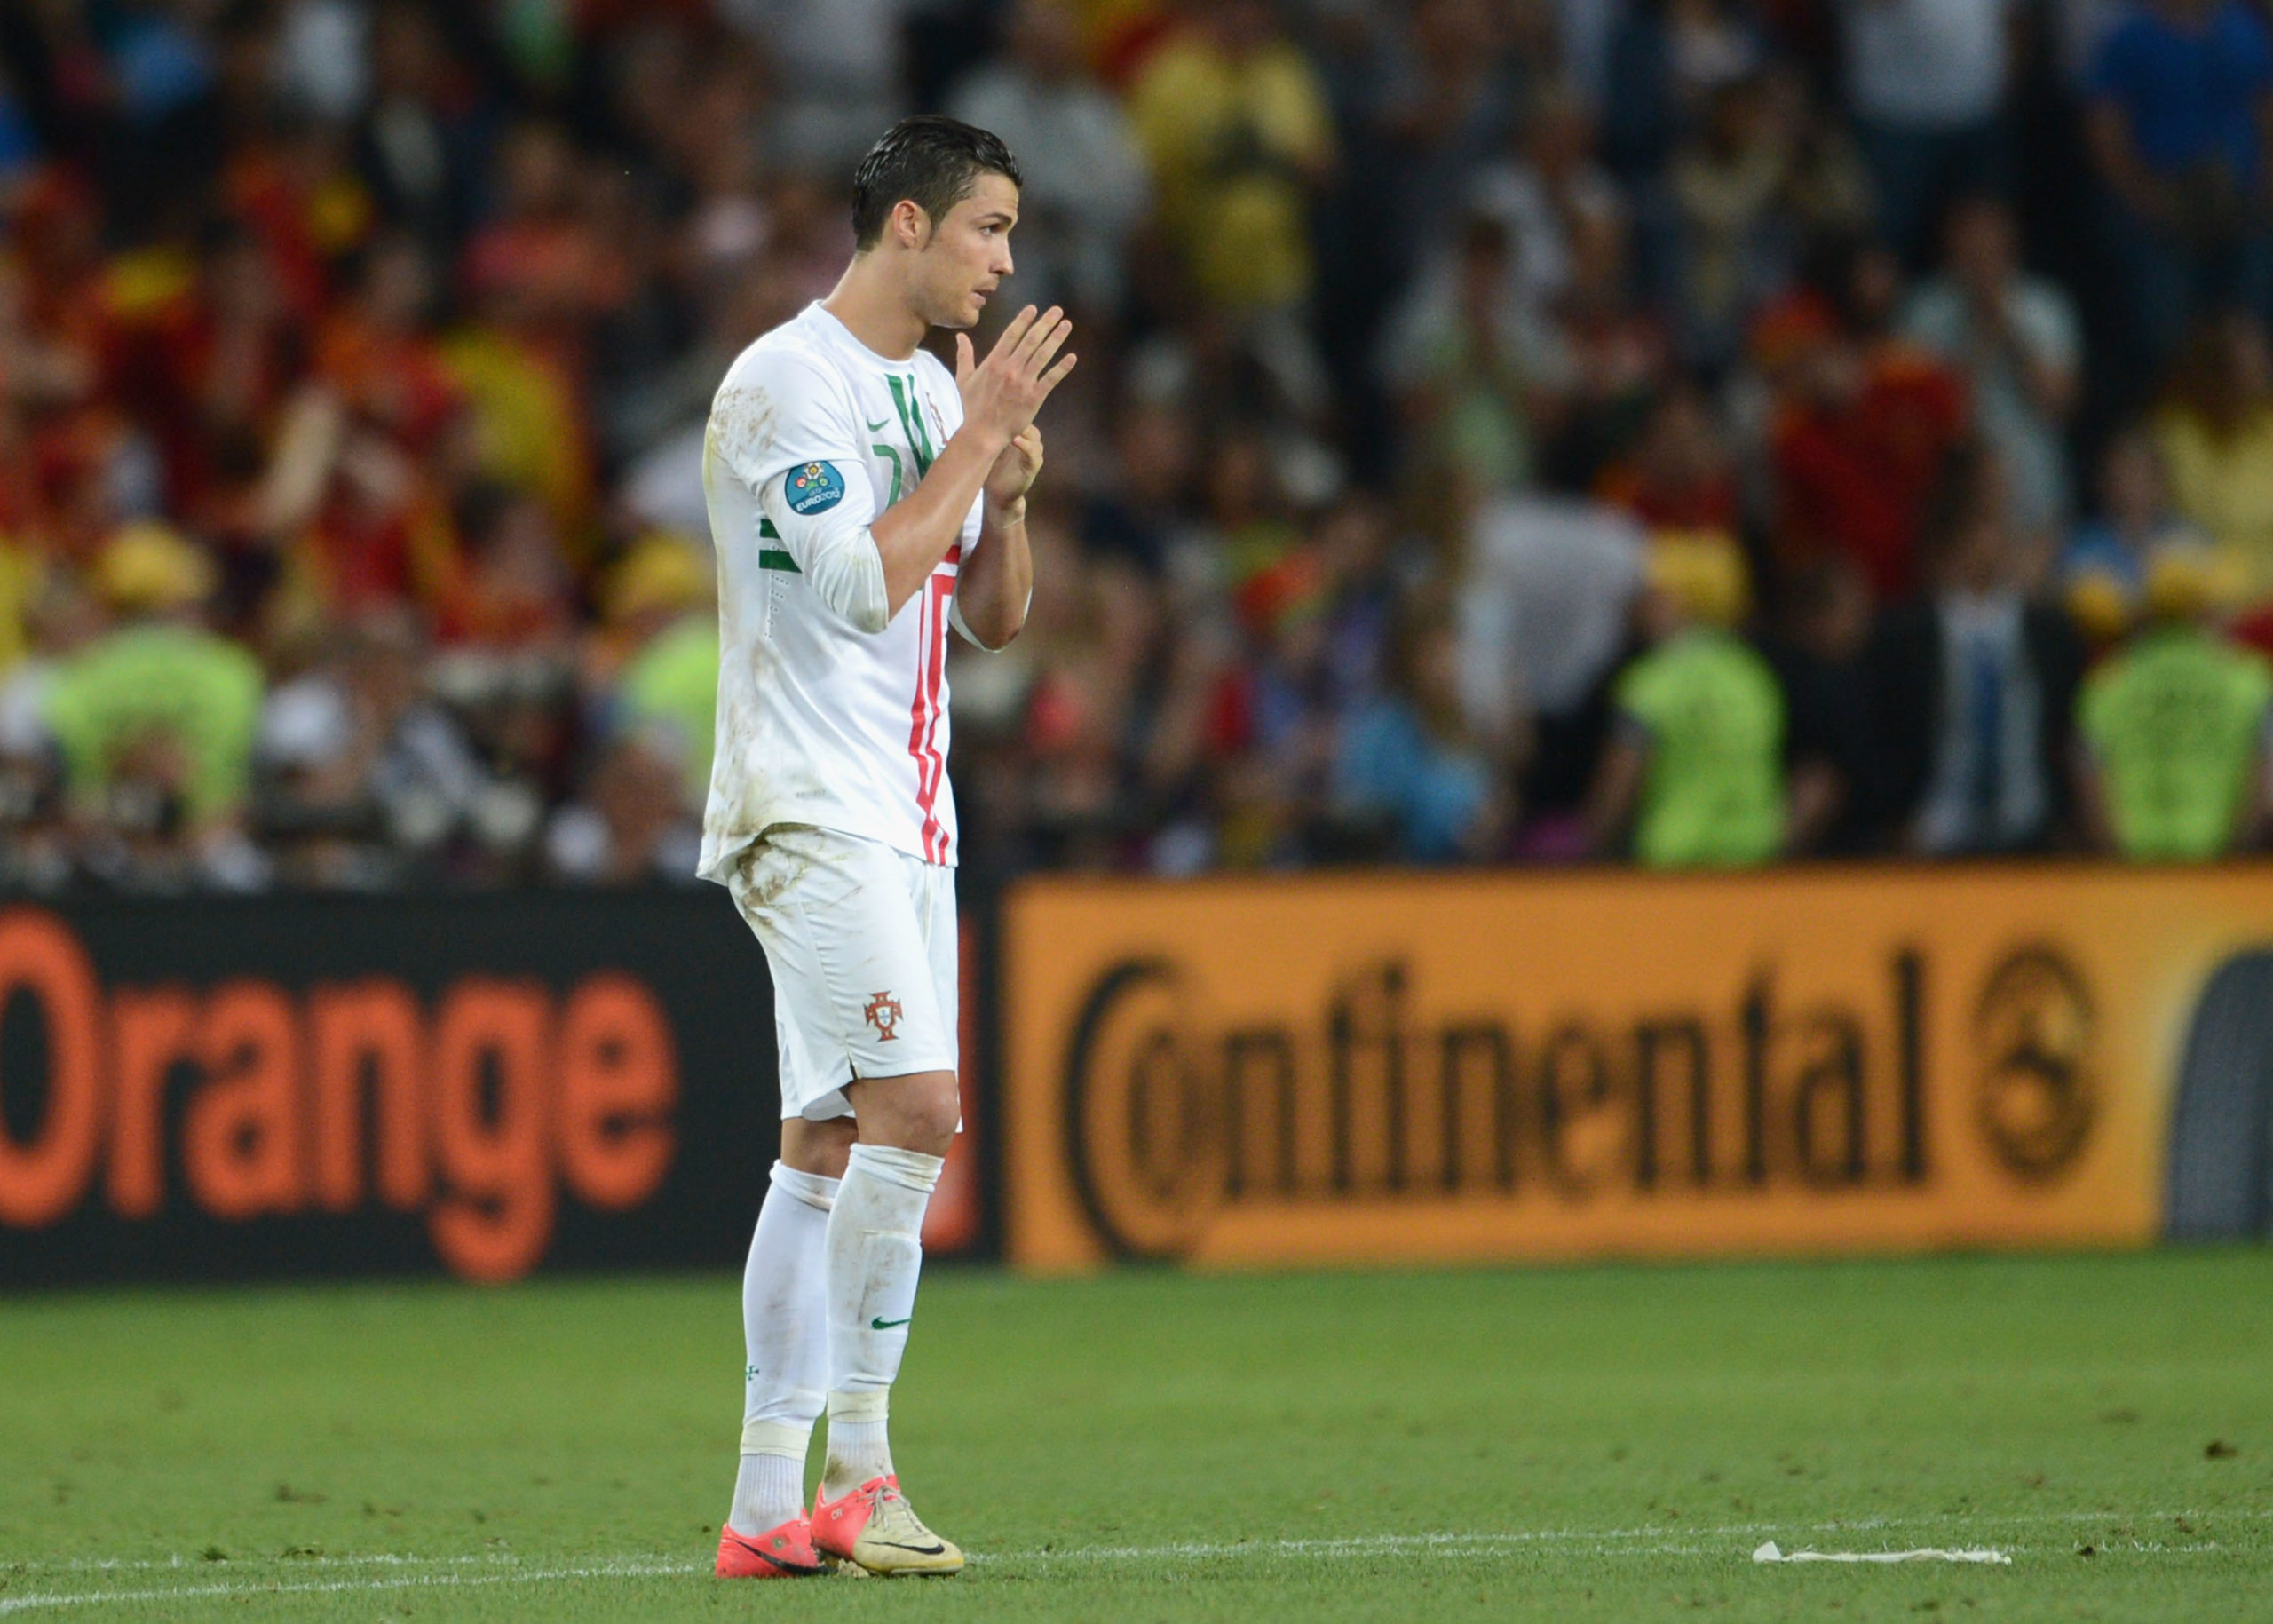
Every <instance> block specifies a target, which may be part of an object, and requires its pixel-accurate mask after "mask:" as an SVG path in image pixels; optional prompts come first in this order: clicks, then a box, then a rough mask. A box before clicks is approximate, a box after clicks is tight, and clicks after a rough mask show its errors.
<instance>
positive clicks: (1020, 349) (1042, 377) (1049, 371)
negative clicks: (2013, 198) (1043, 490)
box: [955, 305, 1074, 485]
mask: <svg viewBox="0 0 2273 1624" xmlns="http://www.w3.org/2000/svg"><path fill="white" fill-rule="evenodd" d="M1072 336H1073V322H1071V321H1067V320H1066V318H1065V312H1064V311H1062V310H1060V309H1059V308H1058V307H1057V305H1051V306H1050V307H1049V309H1048V310H1046V311H1044V312H1042V313H1041V314H1040V315H1036V314H1035V313H1034V306H1033V305H1027V306H1026V308H1025V309H1024V310H1022V311H1020V312H1018V314H1017V315H1015V316H1013V317H1011V318H1010V326H1008V327H1006V328H1004V329H1002V337H1000V338H998V339H996V340H995V341H994V348H993V349H992V350H989V351H988V352H987V353H986V360H983V361H978V362H977V363H976V364H974V363H973V360H972V356H973V353H974V352H973V351H972V349H971V347H970V335H969V334H968V333H957V334H956V335H955V387H956V389H958V390H959V391H961V392H962V420H963V424H964V426H965V427H967V428H973V429H976V430H977V431H978V432H979V433H980V434H982V435H985V436H986V438H988V439H989V440H1000V441H1002V444H1003V445H1004V446H1006V447H1007V446H1008V445H1009V444H1010V442H1011V441H1012V440H1016V439H1017V438H1018V436H1019V434H1020V433H1022V432H1024V431H1025V430H1026V427H1027V426H1028V425H1029V424H1032V423H1033V422H1034V414H1035V413H1036V412H1038V411H1040V410H1041V403H1042V402H1043V401H1044V400H1048V399H1049V392H1050V391H1051V390H1053V389H1055V388H1057V385H1058V384H1060V383H1061V382H1063V381H1064V379H1065V375H1066V374H1067V373H1069V372H1071V371H1072V370H1073V360H1074V358H1073V356H1072V355H1070V354H1068V355H1065V356H1062V357H1061V356H1059V355H1058V353H1057V352H1058V351H1059V350H1060V349H1062V348H1063V347H1064V346H1065V340H1066V339H1067V338H1069V337H1072ZM1053 362H1055V364H1054V365H1053V364H1052V363H1053ZM988 483H989V484H990V485H991V484H992V483H993V479H992V477H991V476H990V477H989V479H988Z"/></svg>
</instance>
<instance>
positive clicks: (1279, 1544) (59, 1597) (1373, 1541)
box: [0, 1509, 2273, 1615]
mask: <svg viewBox="0 0 2273 1624" xmlns="http://www.w3.org/2000/svg"><path fill="white" fill-rule="evenodd" d="M2269 1516H2273V1510H2264V1511H2259V1510H2250V1509H2239V1510H2234V1511H2226V1512H2203V1511H2182V1512H2171V1511H2157V1512H2134V1513H2130V1514H2128V1515H2126V1514H2124V1513H2121V1512H2099V1511H2063V1512H2043V1513H2037V1514H2034V1515H2030V1516H2024V1517H1958V1516H1954V1515H1952V1514H1950V1513H1939V1514H1928V1515H1927V1516H1923V1517H1865V1518H1858V1519H1854V1520H1850V1521H1845V1522H1831V1523H1818V1524H1815V1525H1807V1526H1802V1527H1799V1528H1796V1529H1795V1528H1794V1525H1790V1524H1764V1523H1746V1524H1736V1525H1723V1526H1718V1527H1707V1528H1680V1527H1669V1528H1609V1529H1578V1528H1541V1529H1528V1530H1525V1529H1511V1530H1506V1531H1501V1532H1497V1533H1490V1532H1479V1533H1414V1534H1360V1535H1352V1536H1350V1537H1347V1538H1342V1539H1287V1540H1243V1541H1236V1542H1214V1543H1208V1542H1197V1541H1186V1542H1175V1543H1168V1544H1160V1545H1118V1546H1115V1545H1092V1546H1078V1547H1075V1548H1074V1549H1070V1550H1023V1551H996V1552H989V1553H984V1554H974V1555H973V1557H972V1562H973V1564H974V1565H990V1566H991V1565H994V1564H996V1563H1013V1562H1022V1563H1023V1562H1032V1563H1055V1562H1127V1561H1160V1560H1163V1559H1169V1560H1173V1559H1176V1558H1178V1557H1184V1558H1190V1557H1265V1556H1290V1557H1300V1556H1311V1557H1363V1556H1390V1555H1396V1554H1398V1553H1400V1552H1410V1551H1427V1550H1442V1551H1458V1550H1463V1549H1465V1550H1470V1551H1489V1550H1494V1549H1501V1550H1504V1549H1511V1548H1514V1547H1517V1546H1524V1545H1579V1546H1584V1547H1590V1548H1591V1551H1590V1554H1593V1555H1596V1556H1604V1557H1621V1556H1622V1557H1716V1556H1724V1555H1726V1556H1733V1555H1735V1554H1737V1553H1733V1552H1730V1551H1727V1550H1726V1549H1724V1548H1723V1547H1720V1546H1715V1545H1705V1544H1699V1543H1697V1542H1696V1541H1700V1540H1713V1539H1722V1538H1728V1537H1732V1536H1735V1535H1739V1534H1751V1533H1760V1532H1762V1531H1763V1530H1769V1529H1776V1528H1781V1529H1783V1530H1784V1531H1786V1533H1792V1532H1800V1533H1864V1532H1868V1531H1870V1530H1873V1529H1877V1528H1900V1527H1915V1526H1921V1525H1948V1524H1951V1523H1957V1522H1966V1523H1976V1522H1977V1523H1982V1524H1985V1525H1992V1526H2003V1527H2011V1526H2016V1525H2055V1524H2074V1523H2089V1522H2124V1523H2130V1524H2137V1523H2145V1522H2169V1521H2174V1520H2176V1519H2178V1518H2181V1517H2185V1518H2195V1519H2200V1520H2203V1521H2208V1520H2211V1519H2213V1518H2215V1517H2250V1518H2256V1517H2269ZM1669 1535H1677V1536H1679V1537H1680V1539H1681V1541H1682V1542H1681V1543H1677V1544H1676V1543H1672V1542H1669V1541H1668V1539H1667V1536H1669ZM2101 1549H2103V1550H2105V1551H2107V1552H2109V1553H2111V1554H2112V1553H2114V1552H2116V1551H2119V1550H2124V1551H2135V1552H2138V1553H2141V1554H2145V1555H2155V1556H2166V1555H2172V1556H2174V1555H2182V1554H2196V1553H2204V1552H2213V1551H2218V1550H2220V1549H2222V1547H2220V1546H2219V1545H2217V1544H2216V1543H2215V1542H2205V1543H2194V1544H2187V1545H2175V1546H2165V1545H2161V1544H2158V1543H2156V1542H2154V1541H2139V1540H2136V1539H2133V1540H2128V1541H2123V1542H2121V1543H2118V1542H2115V1541H2110V1542H2109V1543H2107V1544H2106V1545H2104V1546H2103V1547H2102V1548H2101ZM1893 1555H1894V1554H1892V1553H1881V1554H1876V1555H1865V1554H1861V1553H1852V1554H1849V1555H1845V1556H1840V1555H1831V1556H1826V1555H1823V1554H1820V1553H1805V1552H1803V1553H1797V1554H1796V1557H1786V1558H1785V1560H1787V1561H1789V1560H1794V1559H1799V1560H1812V1561H1824V1560H1833V1561H1837V1560H1854V1561H1870V1562H1876V1561H1885V1560H1890V1559H1892V1558H1893ZM1960 1559H1961V1560H1969V1561H1980V1560H1985V1559H1986V1558H1985V1557H1982V1556H1977V1555H1976V1556H1970V1557H1960ZM239 1560H269V1561H280V1562H286V1563H289V1564H291V1565H294V1566H295V1567H297V1566H298V1565H300V1564H301V1563H308V1564H316V1563H329V1564H331V1565H339V1566H351V1565H373V1566H400V1567H407V1568H415V1567H422V1566H424V1567H434V1568H450V1567H455V1568H459V1569H463V1568H465V1567H468V1566H471V1565H499V1566H503V1565H507V1564H511V1563H512V1562H514V1561H515V1560H516V1558H514V1557H511V1556H502V1555H491V1556H456V1557H406V1556H392V1555H376V1556H360V1557H301V1558H292V1557H281V1558H239ZM174 1565H175V1564H174V1563H172V1562H152V1563H145V1564H139V1566H141V1567H145V1568H170V1567H172V1566H174ZM7 1566H9V1564H4V1563H0V1571H4V1569H5V1568H6V1567H7ZM15 1566H18V1567H24V1566H28V1565H26V1564H16V1565H15ZM118 1566H119V1567H122V1568H124V1567H133V1566H138V1565H137V1564H131V1563H121V1564H119V1565H118ZM707 1568H708V1564H707V1563H702V1562H696V1561H691V1560H688V1559H685V1558H674V1557H615V1558H611V1559H608V1560H605V1561H600V1562H588V1563H582V1564H578V1565H573V1566H554V1567H531V1568H520V1567H513V1568H511V1569H510V1570H509V1571H506V1572H500V1573H466V1572H462V1571H461V1572H455V1573H450V1572H440V1573H403V1574H389V1575H386V1576H384V1577H382V1576H379V1575H372V1576H369V1577H365V1578H342V1579H332V1580H289V1581H287V1580H251V1579H248V1580H243V1581H241V1582H236V1583H229V1582H219V1583H213V1584H198V1585H168V1586H162V1587H153V1588H144V1589H135V1590H126V1589H115V1590H92V1591H79V1592H70V1591H47V1592H38V1593H33V1594H28V1595H23V1596H0V1615H6V1614H10V1613H18V1612H34V1611H38V1610H43V1609H55V1608H64V1607H83V1606H90V1605H94V1604H131V1603H136V1602H151V1603H162V1602H182V1601H192V1600H197V1599H201V1598H220V1597H242V1598H247V1599H250V1598H255V1597H258V1596H321V1595H345V1594H358V1593H376V1592H380V1591H386V1590H403V1589H416V1588H465V1587H471V1586H476V1585H511V1584H545V1583H552V1582H556V1581H562V1580H612V1579H653V1578H670V1577H678V1576H685V1575H693V1574H696V1573H702V1572H705V1571H706V1570H707ZM94 1571H108V1570H106V1569H103V1568H101V1567H99V1566H97V1567H96V1568H95V1570H94Z"/></svg>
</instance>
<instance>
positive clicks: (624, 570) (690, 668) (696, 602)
mask: <svg viewBox="0 0 2273 1624" xmlns="http://www.w3.org/2000/svg"><path fill="white" fill-rule="evenodd" d="M710 597H711V581H710V572H709V566H708V564H707V561H705V560H704V559H702V558H701V557H700V556H699V555H698V554H697V553H696V551H695V550H694V549H693V547H692V546H691V545H689V544H688V543H685V542H684V541H681V540H680V539H678V538H677V537H676V536H670V535H652V536H649V537H647V538H646V539H645V540H643V541H642V542H640V543H639V544H638V546H636V547H634V548H633V549H632V550H631V551H630V554H629V555H627V556H626V558H624V560H623V562H622V563H621V564H619V565H618V566H616V569H615V573H614V576H613V577H612V578H611V580H610V582H609V589H608V595H607V610H608V617H609V619H610V620H611V621H613V622H614V623H615V624H616V626H617V627H619V628H620V629H621V630H622V633H623V635H624V636H625V637H626V638H628V639H630V641H631V643H632V644H633V645H634V647H633V650H632V652H631V654H630V658H629V660H628V661H626V662H625V664H624V667H623V670H622V675H621V676H620V677H618V678H617V681H616V685H615V703H616V707H617V712H618V714H617V715H616V716H615V717H613V718H611V719H612V721H613V722H614V723H615V724H616V725H618V726H620V727H623V728H629V729H633V730H637V731H638V732H640V733H642V734H643V735H644V736H645V738H646V739H647V740H648V741H650V743H651V744H652V745H658V746H664V745H667V746H668V747H669V749H670V751H671V753H672V756H673V757H674V759H675V760H676V761H677V764H678V770H679V775H680V785H681V798H682V800H683V801H684V803H685V806H686V809H687V810H688V811H690V812H695V813H697V814H700V813H701V810H702V806H703V803H704V801H705V800H706V799H707V798H708V797H709V793H710V755H711V750H712V749H713V747H714V742H715V741H714V738H713V735H714V733H715V732H716V724H715V716H716V711H717V702H718V616H717V611H716V610H714V609H712V608H711V606H710Z"/></svg>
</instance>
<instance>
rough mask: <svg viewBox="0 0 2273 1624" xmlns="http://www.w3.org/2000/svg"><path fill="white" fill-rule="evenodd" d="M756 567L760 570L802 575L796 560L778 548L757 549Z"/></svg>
mask: <svg viewBox="0 0 2273 1624" xmlns="http://www.w3.org/2000/svg"><path fill="white" fill-rule="evenodd" d="M757 566H758V568H760V569H778V570H786V571H787V572H788V574H792V575H796V574H803V573H804V572H803V571H801V570H800V569H798V567H797V561H796V559H795V558H791V557H790V556H789V555H788V553H786V552H784V551H782V550H781V549H780V548H779V547H761V548H760V549H758V553H757Z"/></svg>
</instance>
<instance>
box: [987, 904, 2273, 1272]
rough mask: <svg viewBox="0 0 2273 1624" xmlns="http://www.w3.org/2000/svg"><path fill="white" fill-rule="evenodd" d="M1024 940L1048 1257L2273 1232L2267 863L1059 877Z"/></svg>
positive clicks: (1665, 1252)
mask: <svg viewBox="0 0 2273 1624" xmlns="http://www.w3.org/2000/svg"><path fill="white" fill-rule="evenodd" d="M1003 928H1004V931H1005V936H1004V939H1003V942H1002V953H1003V955H1004V956H1003V976H1004V981H1003V987H1004V993H1003V995H1004V998H1005V1003H1004V1006H1003V1020H1004V1045H1005V1055H1006V1067H1007V1069H1006V1074H1005V1080H1004V1081H1005V1089H1006V1092H1005V1095H1004V1122H1005V1125H1006V1129H1007V1134H1008V1137H1007V1139H1006V1140H1005V1142H1004V1146H1003V1165H1004V1168H1005V1175H1006V1178H1007V1181H1008V1182H1007V1185H1006V1189H1005V1196H1004V1200H1005V1214H1006V1223H1007V1230H1006V1237H1007V1243H1008V1248H1009V1254H1010V1257H1011V1258H1012V1260H1013V1261H1014V1262H1016V1263H1018V1264H1020V1265H1021V1266H1023V1267H1026V1268H1029V1269H1034V1270H1044V1271H1058V1270H1074V1269H1083V1268H1089V1267H1093V1266H1095V1265H1097V1264H1101V1263H1103V1262H1105V1261H1106V1260H1108V1259H1111V1258H1113V1257H1117V1256H1139V1257H1158V1258H1174V1259H1179V1260H1184V1261H1187V1262H1190V1263H1193V1264H1201V1265H1255V1264H1315V1263H1328V1262H1366V1263H1392V1262H1403V1261H1435V1260H1457V1259H1513V1258H1577V1257H1588V1256H1605V1255H1629V1256H1660V1257H1667V1256H1726V1255H1738V1254H1756V1253H1808V1252H1830V1251H1856V1250H1888V1251H1890V1250H1902V1249H1915V1248H1949V1247H2033V1246H2069V1247H2107V1246H2136V1245H2141V1244H2144V1243H2146V1242H2148V1241H2150V1240H2154V1239H2156V1238H2157V1237H2158V1236H2160V1235H2162V1234H2163V1233H2165V1232H2166V1230H2168V1231H2170V1232H2177V1233H2183V1234H2216V1233H2240V1232H2253V1231H2255V1230H2259V1229H2261V1228H2262V1226H2263V1224H2264V1222H2265V1216H2266V1184H2267V1175H2266V1162H2267V1138H2268V1130H2267V1123H2268V1121H2269V1111H2273V1106H2269V1100H2273V969H2269V967H2273V955H2268V954H2267V953H2266V951H2265V949H2266V948H2267V947H2269V945H2273V867H2226V868H2219V869H2213V870H2203V871H2196V872H2183V871H2156V872H2143V871H2119V870H2112V869H2106V868H2100V867H2084V866H2081V865H2077V866H2052V865H2046V866H2040V867H1993V868H1992V867H1978V868H1972V867H1968V868H1952V869H1936V870H1921V869H1916V868H1910V869H1893V868H1888V869H1855V870H1800V869H1795V870H1787V871H1782V872H1778V873H1773V874H1762V875H1741V876H1726V877H1717V876H1715V877H1702V876H1700V877H1694V878H1690V877H1680V878H1667V877H1655V876H1648V875H1635V874H1629V873H1620V874H1603V875H1537V874H1501V875H1489V876H1485V875H1477V876H1444V877H1392V876H1359V875H1351V876H1347V877H1338V876H1311V877H1303V878H1299V879H1297V878H1289V879H1286V880H1269V879H1264V880H1252V881H1217V882H1202V883H1192V884H1184V885H1174V886H1162V885H1157V884H1143V883H1114V882H1075V881H1049V882H1039V883H1029V884H1027V885H1026V886H1025V887H1023V888H1021V889H1020V890H1018V891H1015V892H1014V893H1013V894H1012V895H1011V897H1010V899H1008V902H1007V904H1006V907H1005V913H1004V926H1003Z"/></svg>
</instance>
